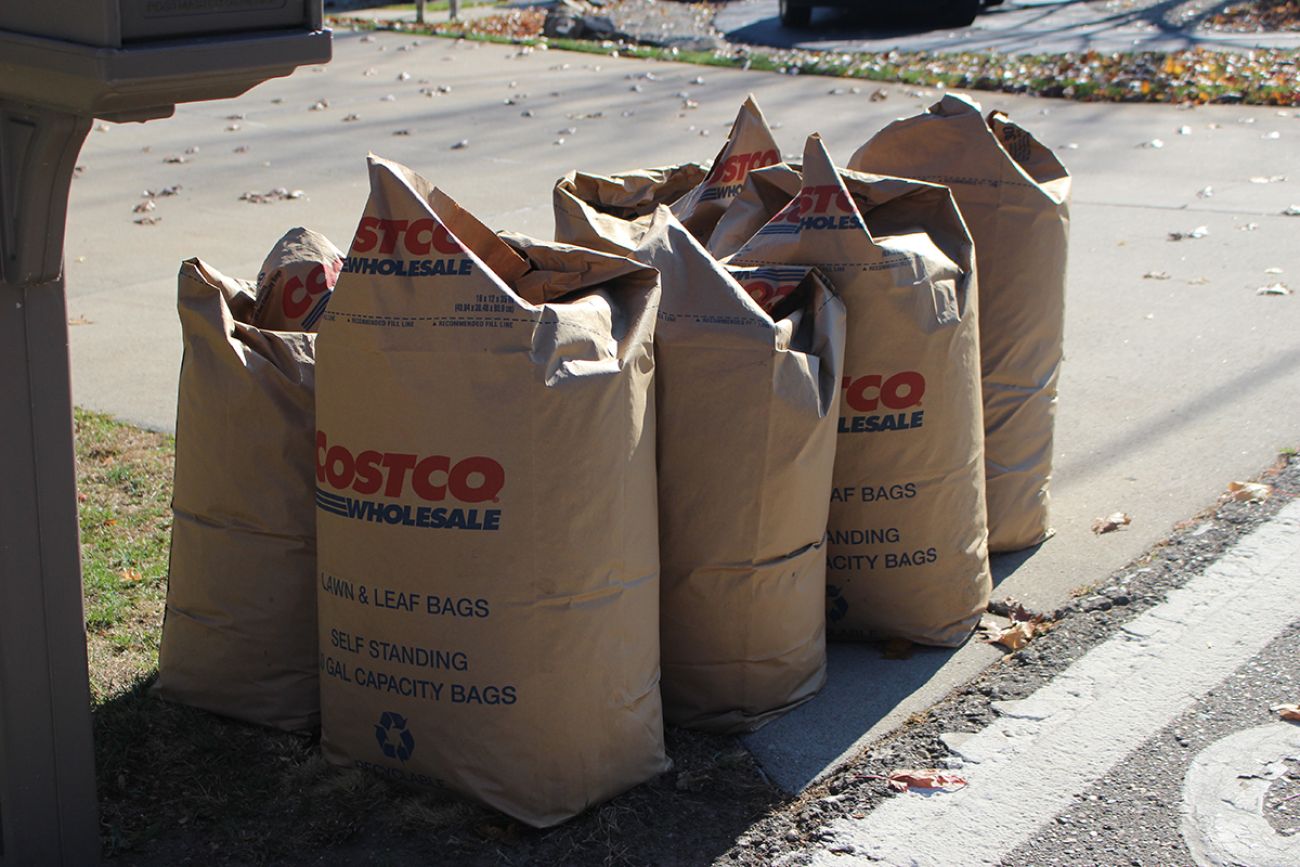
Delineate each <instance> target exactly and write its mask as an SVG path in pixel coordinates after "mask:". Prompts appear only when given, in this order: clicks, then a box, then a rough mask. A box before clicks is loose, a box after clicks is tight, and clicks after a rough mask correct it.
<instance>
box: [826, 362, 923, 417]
mask: <svg viewBox="0 0 1300 867" xmlns="http://www.w3.org/2000/svg"><path fill="white" fill-rule="evenodd" d="M840 387H841V388H843V389H844V401H845V402H846V403H847V404H848V405H849V406H851V407H852V408H853V409H855V410H857V411H858V412H875V410H876V409H877V408H878V407H880V406H881V405H882V404H883V405H884V406H885V407H886V408H888V409H908V408H910V407H913V406H920V405H921V398H922V397H924V396H925V377H924V376H922V375H921V374H920V373H918V372H917V371H915V370H904V371H900V372H899V373H895V374H894V375H893V376H891V377H889V378H888V379H885V378H884V377H882V376H880V375H878V374H873V375H871V376H859V377H857V378H856V379H855V378H854V377H851V376H846V377H844V381H843V382H842V383H841V385H840Z"/></svg>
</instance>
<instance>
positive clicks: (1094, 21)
mask: <svg viewBox="0 0 1300 867" xmlns="http://www.w3.org/2000/svg"><path fill="white" fill-rule="evenodd" d="M886 5H887V4H883V3H877V4H875V5H868V4H858V5H857V6H855V7H853V8H843V9H837V8H830V7H819V8H816V9H814V10H813V21H812V26H811V27H809V28H807V29H800V30H794V29H789V28H785V27H782V26H781V23H780V21H779V20H778V18H777V0H736V2H732V3H728V4H726V5H725V6H723V7H722V8H721V9H720V10H719V12H718V14H717V16H716V17H715V18H714V22H713V23H714V26H715V27H717V28H718V30H720V31H722V33H723V34H724V35H725V36H726V38H727V40H728V41H729V42H733V43H744V44H750V45H764V46H771V47H777V48H801V49H807V50H813V51H841V52H844V51H849V52H853V51H892V50H899V51H935V52H958V51H1000V52H1005V53H1007V54H1037V53H1050V54H1055V53H1062V52H1067V51H1088V50H1092V51H1174V50H1178V49H1183V48H1197V47H1201V48H1212V49H1249V48H1264V47H1267V48H1297V47H1300V33H1224V32H1219V31H1214V30H1208V29H1203V28H1202V27H1201V24H1202V23H1203V22H1204V21H1205V20H1206V19H1208V18H1209V16H1211V15H1213V14H1214V13H1215V12H1217V11H1219V10H1221V9H1223V8H1224V7H1226V6H1228V5H1230V4H1229V3H1226V2H1214V3H1207V2H1195V0H1193V2H1181V0H1006V2H1005V3H1004V4H1003V5H1001V6H994V7H990V8H986V9H984V10H983V11H982V12H981V13H980V16H979V17H978V18H976V19H975V23H974V24H972V25H971V26H970V27H962V28H958V29H955V30H953V29H947V28H942V29H937V30H936V29H934V28H933V24H932V23H931V22H930V21H928V20H927V18H926V15H925V13H924V11H921V12H918V13H916V14H915V15H913V16H911V20H905V19H901V18H898V17H894V18H892V19H890V18H886V17H885V15H884V14H883V12H882V11H881V10H883V9H884V8H886ZM914 5H917V6H921V5H922V4H914ZM922 8H923V6H922Z"/></svg>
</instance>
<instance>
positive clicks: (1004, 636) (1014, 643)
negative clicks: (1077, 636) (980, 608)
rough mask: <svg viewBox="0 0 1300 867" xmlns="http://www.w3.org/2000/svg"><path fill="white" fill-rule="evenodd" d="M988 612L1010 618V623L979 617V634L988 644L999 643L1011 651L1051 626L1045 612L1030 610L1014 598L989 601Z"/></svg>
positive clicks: (1022, 645)
mask: <svg viewBox="0 0 1300 867" xmlns="http://www.w3.org/2000/svg"><path fill="white" fill-rule="evenodd" d="M988 610H989V612H990V613H992V614H997V615H1000V616H1002V617H1007V618H1010V620H1011V624H1010V625H1009V626H1003V625H1002V624H1001V622H999V621H997V620H994V619H993V618H991V617H987V616H986V617H983V618H981V619H980V624H979V630H980V636H981V637H982V638H983V639H984V640H985V641H987V642H988V643H989V644H1000V645H1002V646H1003V647H1005V648H1007V649H1008V650H1011V651H1016V650H1019V649H1020V648H1022V647H1024V646H1025V645H1026V644H1028V643H1029V642H1030V641H1031V640H1032V639H1033V638H1034V637H1035V636H1038V635H1042V634H1043V633H1044V632H1046V631H1047V630H1049V629H1051V628H1052V622H1051V620H1050V619H1049V618H1048V616H1047V615H1046V614H1041V613H1038V612H1036V611H1030V610H1029V609H1028V608H1026V607H1025V606H1024V605H1022V604H1020V603H1019V602H1017V601H1016V600H1014V599H1006V600H1003V601H995V602H990V603H989V608H988Z"/></svg>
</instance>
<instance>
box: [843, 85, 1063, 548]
mask: <svg viewBox="0 0 1300 867" xmlns="http://www.w3.org/2000/svg"><path fill="white" fill-rule="evenodd" d="M849 168H851V169H857V170H859V171H863V172H878V173H881V174H890V175H899V176H902V177H908V178H919V179H921V180H924V181H931V182H933V183H937V184H944V185H946V186H947V187H948V188H949V189H951V190H952V194H953V197H954V198H955V199H956V200H957V205H958V207H959V208H961V212H962V216H963V217H964V218H965V220H966V226H967V227H968V228H969V229H970V233H971V237H972V238H974V240H975V250H976V253H977V255H978V260H979V283H980V314H979V316H980V356H981V359H982V365H983V383H984V466H985V473H986V475H987V479H986V486H987V495H988V513H989V549H990V550H991V551H1016V550H1019V549H1021V548H1027V547H1029V546H1030V545H1035V544H1037V543H1039V542H1042V541H1043V540H1044V539H1046V538H1047V537H1048V536H1049V535H1050V533H1051V523H1050V521H1049V516H1048V503H1049V486H1050V483H1051V478H1052V435H1053V431H1054V428H1055V421H1056V385H1057V379H1058V378H1059V376H1060V371H1061V359H1062V342H1063V337H1064V331H1065V269H1066V253H1067V248H1068V246H1069V232H1070V213H1069V198H1070V176H1069V174H1068V173H1067V172H1066V170H1065V167H1064V166H1062V165H1061V163H1060V161H1059V160H1058V159H1057V158H1056V157H1055V156H1054V155H1053V154H1052V152H1051V151H1050V150H1048V149H1047V148H1046V147H1044V146H1043V145H1042V144H1040V143H1039V142H1038V141H1037V140H1036V139H1035V138H1034V137H1033V136H1032V135H1030V134H1029V133H1028V132H1026V131H1025V130H1024V129H1022V128H1021V127H1019V126H1017V125H1015V124H1013V123H1011V121H1009V120H1008V119H1007V117H1006V115H1004V114H1001V113H999V112H993V113H991V114H990V115H989V116H988V119H987V120H986V119H985V118H983V117H981V116H980V107H979V105H977V104H976V103H973V102H971V101H970V100H968V99H966V98H965V97H961V96H956V95H954V94H949V95H947V96H945V97H944V98H943V99H942V100H940V101H939V102H937V103H935V104H934V105H932V106H930V109H929V110H928V111H926V112H925V113H923V114H920V115H917V116H915V117H910V118H906V119H904V120H898V121H895V122H894V123H892V124H890V125H889V126H887V127H885V128H884V129H883V130H881V131H880V132H878V133H876V135H875V136H873V137H872V138H871V140H870V141H868V142H867V143H866V144H865V145H863V146H862V147H861V148H860V149H859V150H858V152H857V153H855V154H854V155H853V157H852V158H851V159H850V160H849Z"/></svg>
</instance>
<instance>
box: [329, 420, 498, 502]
mask: <svg viewBox="0 0 1300 867" xmlns="http://www.w3.org/2000/svg"><path fill="white" fill-rule="evenodd" d="M316 480H317V481H319V482H325V483H327V484H328V485H329V486H330V487H332V488H334V489H335V490H337V491H345V490H352V491H355V492H356V493H358V494H377V493H380V491H381V490H382V492H383V495H384V496H385V497H394V498H396V497H401V496H402V495H403V493H404V492H405V490H406V488H407V486H408V485H409V486H410V489H411V490H412V491H413V492H414V493H415V495H416V496H417V497H419V498H420V499H422V500H427V501H429V502H441V501H442V500H446V499H452V500H457V501H459V502H462V503H486V502H489V501H495V500H496V498H497V495H498V494H500V493H501V489H502V488H504V487H505V484H506V471H505V470H504V469H503V468H502V466H501V464H499V463H497V462H496V461H495V460H493V459H492V458H489V457H486V456H484V455H472V456H470V457H465V458H461V459H460V460H458V461H454V462H453V461H452V459H451V458H449V457H448V456H446V455H427V456H420V455H416V454H410V453H406V452H380V451H374V450H366V451H362V452H357V453H356V454H353V453H352V452H351V451H350V450H349V449H348V448H347V447H346V446H342V445H339V444H337V443H335V444H334V445H330V444H329V442H328V438H327V437H326V435H325V431H321V430H318V431H316Z"/></svg>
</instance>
